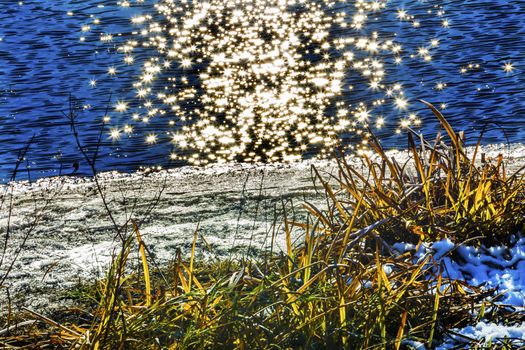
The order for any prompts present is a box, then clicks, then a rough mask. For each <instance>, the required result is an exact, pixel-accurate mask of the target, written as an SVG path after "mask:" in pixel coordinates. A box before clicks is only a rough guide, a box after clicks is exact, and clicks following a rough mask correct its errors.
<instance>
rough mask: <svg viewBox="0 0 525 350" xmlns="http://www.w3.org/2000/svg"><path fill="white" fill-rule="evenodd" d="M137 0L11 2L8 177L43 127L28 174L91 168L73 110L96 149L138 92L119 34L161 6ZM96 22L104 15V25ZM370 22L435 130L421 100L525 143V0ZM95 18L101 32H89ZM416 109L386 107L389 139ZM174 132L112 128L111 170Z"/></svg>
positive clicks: (5, 38)
mask: <svg viewBox="0 0 525 350" xmlns="http://www.w3.org/2000/svg"><path fill="white" fill-rule="evenodd" d="M130 2H131V3H132V5H136V6H131V7H130V8H122V7H121V6H118V5H117V4H116V2H115V1H103V0H62V1H47V0H27V1H22V2H17V1H12V0H0V182H5V181H8V180H9V179H10V176H11V173H12V170H13V167H14V164H15V163H16V159H17V155H18V152H19V150H20V149H22V148H23V147H24V145H25V144H26V143H27V142H28V140H29V139H30V138H31V137H32V136H33V135H35V141H34V143H33V144H32V145H31V147H30V149H29V152H28V153H27V157H26V159H25V160H24V162H23V164H21V165H22V166H21V169H22V170H23V171H21V172H20V173H19V174H18V177H17V178H18V179H22V178H27V177H30V178H31V179H35V178H39V177H44V176H53V175H57V174H59V173H64V174H68V173H72V172H73V171H74V170H75V169H74V164H75V163H77V162H78V165H79V167H78V171H77V173H78V174H89V169H88V167H87V165H86V164H85V162H84V161H83V160H82V157H81V155H80V154H79V151H78V149H77V147H76V144H75V140H74V138H73V137H72V133H71V129H70V126H69V124H68V120H67V118H66V117H65V116H64V113H66V114H67V112H68V100H69V96H70V94H71V96H73V100H74V104H75V108H77V114H78V117H77V122H78V129H79V135H80V138H81V140H82V142H83V143H84V144H86V145H88V146H89V145H93V144H94V143H96V141H97V138H98V134H99V130H100V127H99V124H98V123H97V120H100V116H101V115H103V113H104V109H105V106H106V104H107V101H108V98H109V96H110V94H111V96H112V103H114V102H115V101H116V100H118V99H121V98H127V97H129V96H130V94H133V89H132V84H133V82H134V81H135V80H136V79H137V76H138V75H139V74H140V67H139V66H138V65H129V66H128V65H125V64H123V62H122V56H121V55H120V54H118V53H117V52H116V50H115V48H116V46H117V45H118V42H119V40H120V38H119V37H118V35H117V33H130V31H131V30H132V29H131V28H132V27H131V26H130V18H131V17H132V16H134V15H136V14H139V13H143V12H151V11H152V8H153V7H152V6H153V3H154V2H155V1H151V0H146V1H144V2H142V3H140V4H136V2H135V1H130ZM399 10H403V11H406V13H408V14H410V15H413V16H414V20H415V21H416V22H417V23H416V24H415V25H414V20H412V21H400V20H399ZM95 19H99V20H100V23H99V24H94V20H95ZM444 21H447V22H448V26H447V25H444ZM367 23H368V24H367V26H366V29H364V31H366V33H368V34H369V33H372V32H373V31H377V32H379V33H380V34H381V36H383V37H385V36H386V37H392V38H394V39H395V41H396V42H397V43H399V44H400V45H402V47H403V54H402V57H403V62H402V63H401V64H394V62H392V60H391V58H388V57H386V58H385V64H386V68H385V71H386V74H387V78H386V79H387V81H388V82H390V83H399V84H401V85H402V86H403V89H404V91H405V93H406V96H407V98H408V99H409V100H410V101H411V102H412V103H411V107H410V110H411V111H413V112H414V113H417V114H418V116H419V117H420V118H421V119H422V131H423V132H425V133H428V134H431V133H433V132H434V131H435V130H436V128H437V122H436V120H435V119H434V118H433V117H432V115H431V113H429V112H428V111H427V110H425V109H424V108H423V107H422V106H421V105H420V104H418V103H417V100H418V99H425V100H428V101H431V102H433V103H435V104H436V105H438V106H440V107H441V108H444V114H445V115H446V116H447V117H448V119H449V121H450V122H451V123H452V124H453V125H454V126H455V127H456V129H461V130H464V131H465V132H466V134H467V136H470V137H471V139H472V138H475V136H476V135H479V134H480V132H481V130H483V129H484V128H486V129H487V130H488V132H487V134H486V135H485V139H484V142H485V143H500V142H502V143H505V142H510V143H523V142H524V140H525V128H524V126H525V74H523V70H524V69H525V39H524V37H525V26H524V24H525V1H523V0H512V1H506V0H467V1H440V0H436V1H415V0H405V1H402V0H392V1H389V2H388V6H387V8H386V9H385V10H383V11H381V12H379V13H377V14H374V15H372V16H370V17H369V20H368V22H367ZM87 24H90V26H91V27H92V29H91V30H90V31H89V32H86V33H82V32H81V28H82V26H84V25H87ZM100 33H107V34H109V33H111V34H114V37H115V39H114V41H113V42H112V43H110V44H109V45H108V44H107V43H105V44H104V43H101V42H100V41H99V40H95V39H96V36H99V35H100ZM358 34H359V33H357V34H356V35H358ZM81 37H85V41H81V39H80V38H81ZM433 39H437V40H439V46H437V47H436V48H433V49H432V59H431V60H430V61H428V62H427V61H425V60H424V59H422V58H421V57H420V55H418V52H419V51H418V50H419V49H420V48H421V47H429V43H430V42H431V40H433ZM411 56H412V57H411ZM140 58H141V57H140V55H139V56H138V57H137V59H138V60H140ZM505 64H507V67H508V68H509V69H507V71H505V69H504V66H505ZM110 67H115V68H116V71H117V72H118V73H117V74H116V75H115V76H110V75H108V74H107V73H108V69H109V68H110ZM95 81H96V86H92V85H91V84H90V83H94V82H95ZM440 83H441V84H443V86H442V87H443V89H441V88H440V85H439V84H440ZM360 86H364V88H360ZM369 95H370V91H369V90H368V89H367V88H366V86H365V85H364V84H361V85H359V83H357V84H356V89H355V90H354V91H353V92H352V94H349V95H348V96H346V98H347V99H348V100H349V101H350V102H352V103H358V102H359V101H367V99H368V98H369V97H368V96H369ZM442 104H444V105H442ZM112 110H113V109H112ZM404 114H406V113H405V112H404V111H395V110H385V111H384V115H385V118H386V127H384V128H383V129H382V130H380V131H378V134H379V136H380V138H381V139H382V140H383V142H384V143H385V144H386V145H387V146H389V147H402V146H403V145H404V144H405V143H406V142H405V138H404V137H403V136H402V135H398V134H396V132H395V130H396V128H397V127H398V125H399V121H400V120H401V119H402V118H404V117H406V115H404ZM111 117H112V121H111V123H114V124H115V125H123V124H125V123H127V122H128V121H129V119H130V116H129V114H126V113H124V114H112V115H111ZM163 128H164V125H163V124H162V123H160V122H158V121H155V120H153V121H152V122H151V123H149V124H147V125H141V126H140V127H137V128H135V131H134V132H133V134H132V135H131V136H130V137H124V138H122V139H121V140H120V141H118V142H113V141H111V140H110V139H108V138H107V135H106V134H104V136H103V144H102V147H101V150H100V157H99V159H100V160H99V163H98V168H99V170H120V171H134V170H136V169H137V168H138V167H139V166H140V165H166V164H167V163H168V155H169V152H170V148H171V145H170V143H169V142H159V143H158V144H156V145H153V146H146V145H145V143H144V136H145V135H148V134H149V133H151V132H156V133H157V134H162V133H163ZM348 139H349V140H350V139H351V137H348ZM92 150H93V147H91V148H90V149H89V151H92ZM175 165H178V164H175ZM26 168H30V171H29V172H28V171H26V170H27V169H26Z"/></svg>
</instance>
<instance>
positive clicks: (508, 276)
mask: <svg viewBox="0 0 525 350" xmlns="http://www.w3.org/2000/svg"><path fill="white" fill-rule="evenodd" d="M452 252H454V253H455V254H454V257H452V254H451V253H452ZM426 254H431V255H432V256H433V258H434V259H435V260H436V261H438V262H440V263H441V266H442V267H443V269H444V273H443V276H444V277H448V278H450V279H453V280H462V281H466V282H467V283H468V284H470V285H472V286H480V285H483V286H484V287H485V288H487V289H492V288H496V289H497V291H498V294H501V295H502V297H503V298H502V299H501V300H498V303H499V304H504V305H511V306H515V307H518V308H523V309H524V310H525V238H520V239H518V240H517V241H516V242H515V244H513V245H512V246H510V247H504V246H498V247H490V248H485V247H480V248H476V247H472V246H465V245H455V244H454V243H452V242H451V241H450V240H448V239H444V240H442V241H439V242H435V243H433V244H430V245H427V246H426V247H425V245H422V246H421V248H420V250H419V251H418V252H417V254H416V256H417V257H419V258H420V259H421V258H422V257H423V256H425V255H426Z"/></svg>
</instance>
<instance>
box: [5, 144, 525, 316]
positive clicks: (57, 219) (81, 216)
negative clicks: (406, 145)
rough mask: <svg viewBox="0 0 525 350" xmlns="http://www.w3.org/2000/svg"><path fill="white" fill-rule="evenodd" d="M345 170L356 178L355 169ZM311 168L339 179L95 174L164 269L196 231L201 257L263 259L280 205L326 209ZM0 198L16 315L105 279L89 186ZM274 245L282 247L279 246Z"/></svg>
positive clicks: (107, 245)
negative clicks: (202, 243) (259, 253)
mask: <svg viewBox="0 0 525 350" xmlns="http://www.w3.org/2000/svg"><path fill="white" fill-rule="evenodd" d="M483 153H485V154H486V157H487V158H495V157H497V156H498V154H504V156H505V161H506V166H507V167H508V170H509V171H512V170H515V169H517V168H518V167H520V166H522V165H524V164H525V146H524V145H521V144H514V145H511V146H510V147H508V146H505V145H491V146H487V147H485V148H484V149H483ZM389 156H390V157H392V158H395V159H396V160H397V161H398V162H399V163H400V164H402V163H403V162H405V161H406V160H407V159H408V158H409V154H408V153H407V152H403V151H391V152H390V153H389ZM349 162H350V164H352V166H354V167H355V168H356V169H361V171H363V172H364V170H365V169H364V168H363V165H362V163H361V162H360V160H359V159H357V158H356V159H349ZM312 166H315V167H316V168H317V169H318V170H319V171H320V172H321V173H322V174H325V175H326V177H329V176H330V174H336V173H337V165H336V163H335V162H333V161H303V162H300V163H294V164H259V165H256V164H229V165H214V166H210V167H207V168H194V167H183V168H178V169H171V170H162V171H158V172H148V173H145V172H137V173H131V174H123V173H116V172H109V173H102V174H100V175H99V181H100V184H101V186H102V191H103V193H104V195H105V197H106V201H107V204H108V207H109V209H110V210H111V212H112V215H113V216H114V219H115V221H116V222H117V223H119V224H123V223H125V222H126V221H127V220H129V219H131V218H133V219H134V220H136V221H137V222H140V223H141V232H142V235H143V237H144V240H145V242H147V244H148V246H149V247H150V249H151V250H152V253H154V254H155V257H156V259H158V261H160V262H163V261H167V260H169V259H172V258H173V256H174V254H175V252H176V251H177V249H181V250H182V252H183V254H188V252H189V249H190V248H191V237H193V233H194V231H195V230H196V228H197V225H198V226H199V233H200V234H201V235H202V236H203V237H205V239H206V241H207V242H208V243H209V245H210V247H211V248H212V253H209V252H208V253H207V254H211V255H213V256H216V257H225V256H228V255H230V254H232V253H234V252H237V253H239V254H246V252H247V250H248V248H249V247H251V249H255V250H259V249H264V247H265V246H268V245H269V244H270V240H269V237H270V235H271V233H272V230H273V229H274V228H276V225H277V226H279V225H280V224H281V223H282V221H283V217H282V213H283V212H282V208H283V205H284V206H286V207H287V208H289V209H290V208H291V206H292V203H293V206H294V208H295V212H294V213H295V214H296V215H299V216H304V214H305V211H304V209H303V208H302V206H301V204H302V203H303V202H305V201H308V202H311V203H312V204H314V205H315V206H318V207H320V208H323V207H324V206H325V205H326V200H325V198H324V194H323V190H322V188H321V187H319V183H317V184H316V183H315V182H314V181H313V180H312V179H313V178H314V177H315V176H314V175H313V174H312V172H311V167H312ZM0 193H3V199H4V200H3V202H4V204H3V207H2V210H1V214H0V215H1V216H0V228H1V229H2V232H5V229H6V227H7V224H8V223H9V225H10V230H11V233H10V239H9V245H8V249H7V254H6V258H5V259H4V260H5V261H6V262H9V261H11V260H13V258H14V256H15V254H17V252H18V248H19V247H20V246H21V245H22V244H23V247H24V248H23V249H22V250H21V251H20V252H19V256H18V258H17V260H16V262H15V264H14V266H13V267H14V269H13V271H12V272H11V273H10V274H9V276H8V278H7V280H6V284H7V286H8V287H9V289H10V294H11V295H12V296H14V297H15V300H17V303H16V304H17V305H19V306H27V307H32V308H36V309H38V310H45V309H46V308H48V307H51V308H53V307H54V306H56V305H55V304H54V303H50V302H49V301H50V298H52V297H56V295H57V293H56V292H57V291H59V290H63V289H67V288H70V287H72V286H74V285H75V284H77V283H78V282H79V280H82V279H93V278H100V277H102V276H103V272H104V271H105V268H106V267H107V265H108V263H109V261H111V257H112V255H113V253H114V248H115V247H118V239H116V238H117V237H115V230H114V227H113V224H112V222H111V220H110V219H109V217H108V213H107V210H106V208H105V206H104V203H103V202H102V200H101V197H100V195H99V194H98V191H97V188H96V186H95V183H94V182H93V180H92V179H91V178H80V177H60V178H58V177H54V178H44V179H40V180H38V181H37V182H34V183H28V182H16V183H11V184H9V185H8V186H6V185H4V186H3V188H0ZM9 207H12V210H11V211H9V210H8V208H9ZM26 234H29V235H28V236H27V237H26ZM277 240H278V242H280V244H281V246H282V244H283V240H284V237H282V235H279V236H278V237H277ZM203 252H204V251H203ZM252 253H253V252H252ZM203 254H204V253H203ZM5 266H6V264H5V263H4V266H3V267H2V269H0V272H3V271H4V270H3V269H4V268H5ZM42 291H46V292H44V293H42ZM47 291H49V292H51V291H53V295H51V294H48V292H47ZM1 294H2V293H0V295H1ZM3 298H5V293H4V294H3V295H2V296H0V299H2V300H5V299H3ZM58 303H59V304H61V303H62V302H60V301H58ZM4 311H5V310H4Z"/></svg>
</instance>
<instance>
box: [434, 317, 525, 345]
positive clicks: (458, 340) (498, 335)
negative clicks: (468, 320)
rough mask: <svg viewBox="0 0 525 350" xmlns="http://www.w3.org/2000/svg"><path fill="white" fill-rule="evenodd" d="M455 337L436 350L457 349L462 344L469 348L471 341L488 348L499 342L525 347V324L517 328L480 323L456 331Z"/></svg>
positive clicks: (451, 336)
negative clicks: (478, 342) (504, 341)
mask: <svg viewBox="0 0 525 350" xmlns="http://www.w3.org/2000/svg"><path fill="white" fill-rule="evenodd" d="M453 332H454V333H456V334H453V335H450V336H449V339H448V340H447V341H445V342H444V343H443V344H441V345H440V346H438V347H437V348H436V350H446V349H457V348H458V346H460V345H461V344H463V345H465V346H468V344H469V342H470V341H471V340H477V341H480V343H481V344H483V345H485V346H488V345H490V344H495V343H496V342H498V341H503V340H509V341H512V343H513V344H514V345H516V346H525V322H523V323H521V324H520V325H516V326H502V325H498V324H495V323H485V322H479V323H478V324H476V325H474V326H467V327H465V328H462V329H454V330H453Z"/></svg>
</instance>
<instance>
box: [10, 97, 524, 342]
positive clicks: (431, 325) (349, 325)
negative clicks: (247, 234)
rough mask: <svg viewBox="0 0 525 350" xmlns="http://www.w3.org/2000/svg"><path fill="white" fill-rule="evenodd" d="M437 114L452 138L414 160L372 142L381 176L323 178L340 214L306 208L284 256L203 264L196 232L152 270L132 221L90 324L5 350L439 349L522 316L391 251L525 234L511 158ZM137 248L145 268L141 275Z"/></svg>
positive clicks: (374, 169)
mask: <svg viewBox="0 0 525 350" xmlns="http://www.w3.org/2000/svg"><path fill="white" fill-rule="evenodd" d="M430 108H432V110H433V111H434V113H435V114H436V116H437V117H438V118H439V119H440V121H441V123H442V125H443V126H444V128H445V130H446V132H447V135H448V140H447V139H446V138H442V137H441V136H439V135H438V136H437V138H436V139H435V140H434V141H433V142H432V143H429V142H427V141H426V140H424V139H423V138H420V139H419V140H420V142H419V146H416V142H415V140H414V137H413V136H409V146H410V147H409V148H410V150H409V151H410V153H411V155H412V159H411V160H409V161H407V163H406V164H403V165H400V164H398V162H397V161H396V160H394V159H390V158H389V156H388V153H387V152H385V151H384V150H383V149H382V147H381V146H380V144H379V143H378V142H377V141H376V140H371V146H372V147H371V148H372V150H373V152H375V154H374V155H370V154H369V155H365V156H363V161H364V163H365V164H366V166H367V169H368V174H366V173H365V174H363V173H361V172H359V171H357V170H355V169H354V168H353V167H352V166H351V165H350V164H349V163H347V161H346V160H345V159H344V158H341V159H340V160H339V161H338V165H339V172H338V175H336V176H334V177H332V178H331V179H330V178H328V179H324V178H323V176H322V175H321V174H320V173H319V172H317V170H315V172H316V174H317V178H318V180H319V181H320V183H321V184H322V186H323V188H324V191H325V193H326V198H327V200H328V203H329V205H328V208H327V209H326V210H320V209H319V208H316V207H314V206H313V205H310V204H308V203H307V204H306V205H305V206H306V208H307V210H308V212H309V213H310V215H309V217H308V219H307V220H305V221H304V222H296V221H292V220H288V219H287V218H285V220H284V225H283V231H284V232H283V234H284V236H285V241H286V245H285V247H284V251H283V252H282V253H273V254H261V257H260V258H258V259H250V260H248V259H243V260H238V261H232V260H220V261H212V262H210V261H201V260H199V259H198V258H197V255H196V244H197V241H198V239H199V235H198V232H196V233H195V236H194V239H193V243H192V250H191V256H190V257H189V258H187V259H184V258H183V257H182V256H181V254H178V255H177V256H176V258H175V259H174V261H172V263H171V264H169V266H165V267H163V268H161V269H152V268H151V267H152V266H153V265H152V264H151V263H152V259H151V257H150V256H148V249H147V246H146V243H145V242H144V241H143V239H142V237H141V235H140V232H139V230H138V228H137V226H136V225H135V224H133V223H131V224H130V225H129V227H128V228H129V229H130V231H131V232H133V235H130V236H129V237H127V238H126V239H125V240H124V241H123V245H122V249H121V251H120V252H119V254H117V255H116V256H115V259H114V260H113V262H112V264H111V267H110V269H109V271H108V273H107V277H106V278H105V279H104V280H102V281H100V282H98V283H97V287H96V288H93V290H92V291H91V292H90V295H91V297H92V298H93V299H94V300H96V304H95V305H94V307H93V308H92V310H89V313H87V315H89V317H87V320H86V321H84V322H78V323H68V324H66V325H59V324H57V323H53V321H51V320H48V321H47V322H46V324H47V325H48V326H49V328H47V329H46V328H42V327H38V328H32V331H31V332H26V333H24V332H21V333H18V334H15V335H12V336H11V337H10V338H8V339H7V340H3V342H4V344H8V345H13V346H30V345H31V340H30V337H40V338H39V339H40V340H41V339H48V344H49V345H51V344H52V345H53V346H54V347H57V348H86V349H87V348H89V349H297V348H301V349H339V348H341V349H343V348H345V349H406V348H409V345H408V343H406V342H405V341H406V340H407V339H410V340H411V341H417V342H420V343H423V344H425V345H426V346H427V347H428V348H431V347H433V346H435V345H436V339H440V338H442V336H443V335H444V334H445V333H446V332H447V330H450V329H452V328H458V327H463V326H465V325H467V324H469V323H471V322H474V321H476V317H477V316H476V315H478V316H479V315H480V310H491V311H490V317H491V318H492V319H498V318H500V317H505V318H507V319H509V318H515V319H516V320H518V319H520V320H521V319H522V318H520V317H519V315H518V316H516V314H515V313H512V312H511V313H509V311H508V310H506V309H504V308H503V309H501V310H500V311H498V307H497V306H495V305H490V303H489V302H487V297H488V296H490V295H492V294H493V293H492V292H491V291H484V290H482V289H480V288H475V287H472V286H468V285H466V284H465V283H463V282H461V281H455V280H449V279H447V278H445V277H444V275H443V271H442V267H441V266H440V263H439V262H437V261H434V260H433V259H432V257H431V256H430V255H426V256H422V257H418V258H416V257H415V256H414V253H413V252H407V253H402V252H397V251H395V250H394V249H393V248H392V245H393V243H395V242H400V241H401V242H410V241H413V242H415V243H422V242H423V241H432V240H437V239H440V238H444V237H448V238H453V239H454V240H456V242H462V241H467V240H473V239H478V236H480V235H482V236H483V238H480V239H479V241H481V242H486V243H487V242H494V241H497V242H499V243H501V242H506V241H508V240H509V237H510V236H511V235H513V234H517V233H518V231H519V230H520V229H522V228H523V212H525V203H524V184H523V177H522V176H521V177H520V176H519V175H518V173H516V174H514V175H511V176H508V175H507V172H506V170H505V167H504V164H503V161H502V159H497V161H496V163H494V164H493V163H487V162H485V163H479V162H476V154H477V152H478V148H479V143H478V145H477V146H476V147H475V149H474V151H473V155H472V156H470V157H469V156H467V151H466V149H465V147H464V145H463V141H462V140H461V138H460V137H459V136H458V135H457V134H456V133H455V132H454V131H453V130H452V128H451V127H450V125H449V124H448V123H447V122H446V121H445V119H444V118H443V116H441V114H440V113H439V112H438V111H437V110H436V109H435V108H433V107H432V106H430ZM334 180H335V181H334ZM120 232H126V230H120ZM297 236H300V237H301V239H300V240H299V243H298V244H293V243H292V240H293V239H294V237H297ZM135 249H137V250H138V252H139V256H140V263H139V268H138V269H135V270H132V271H130V270H129V266H130V264H129V261H130V259H131V258H130V256H131V252H132V251H134V250H135ZM481 313H482V314H485V315H489V312H487V313H484V312H483V311H482V312H481ZM502 315H504V316H502ZM33 316H34V315H33ZM84 317H86V316H84ZM516 317H517V318H516ZM518 321H519V320H518ZM501 348H506V349H507V348H509V349H510V348H513V343H512V342H511V343H510V345H509V344H508V343H505V345H504V346H503V345H502V347H501Z"/></svg>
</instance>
